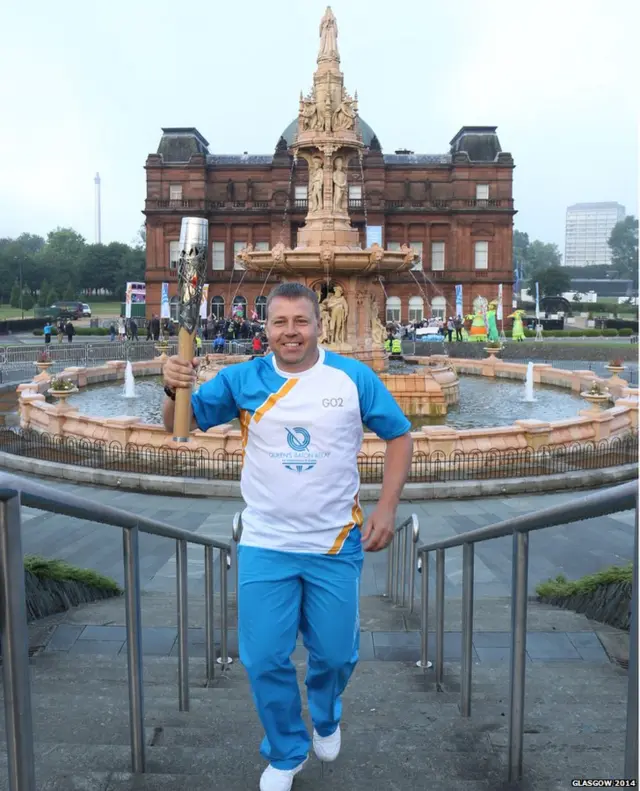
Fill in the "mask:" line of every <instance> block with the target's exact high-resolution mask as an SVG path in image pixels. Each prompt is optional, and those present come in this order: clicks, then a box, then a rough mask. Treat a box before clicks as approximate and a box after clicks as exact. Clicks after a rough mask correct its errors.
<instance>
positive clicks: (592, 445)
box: [0, 427, 638, 483]
mask: <svg viewBox="0 0 640 791" xmlns="http://www.w3.org/2000/svg"><path fill="white" fill-rule="evenodd" d="M0 451H4V452H6V453H12V454H15V455H17V456H24V457H27V458H32V459H41V460H45V461H52V462H57V463H59V464H71V465H76V466H78V467H88V468H91V469H100V470H112V471H114V472H130V473H135V474H142V475H164V476H169V477H183V478H195V479H200V480H212V481H213V480H223V481H238V480H240V473H241V471H242V461H243V454H242V451H240V450H239V451H236V452H234V453H228V452H227V451H224V450H215V451H209V450H207V449H205V448H195V449H193V450H192V449H191V448H188V447H187V448H185V447H183V446H177V447H175V448H174V447H171V446H164V447H156V446H152V445H135V444H127V445H122V444H121V443H119V442H116V441H107V440H93V439H80V438H76V437H64V436H58V435H54V434H46V433H43V432H39V431H36V430H34V429H23V428H19V427H15V428H1V429H0ZM637 461H638V434H637V433H630V434H627V435H625V436H623V437H614V438H613V439H610V440H602V441H600V442H592V441H589V442H583V443H574V444H570V445H563V446H558V447H541V448H538V449H536V450H534V449H533V448H517V449H513V450H488V451H471V452H468V453H466V452H462V451H455V452H453V453H451V454H449V455H447V454H445V453H443V452H442V451H434V452H433V453H423V452H416V453H414V454H413V460H412V463H411V471H410V474H409V483H431V482H433V483H447V482H451V481H475V480H498V479H504V478H524V477H530V476H532V475H552V474H562V473H567V472H571V471H576V470H593V469H601V468H603V467H617V466H619V465H623V464H632V463H636V462H637ZM358 467H359V470H360V478H361V482H362V483H380V482H381V481H382V475H383V472H384V453H382V452H380V453H376V454H374V455H371V456H369V455H367V454H364V453H361V454H359V456H358Z"/></svg>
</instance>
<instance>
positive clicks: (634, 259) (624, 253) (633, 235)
mask: <svg viewBox="0 0 640 791" xmlns="http://www.w3.org/2000/svg"><path fill="white" fill-rule="evenodd" d="M609 247H610V248H611V266H612V269H614V270H615V271H616V273H617V275H618V277H622V278H628V279H629V280H633V285H634V287H635V288H637V287H638V220H637V219H636V218H635V217H634V216H633V215H629V216H628V217H625V218H624V220H621V221H620V222H619V223H616V225H615V226H614V227H613V230H612V231H611V236H610V237H609Z"/></svg>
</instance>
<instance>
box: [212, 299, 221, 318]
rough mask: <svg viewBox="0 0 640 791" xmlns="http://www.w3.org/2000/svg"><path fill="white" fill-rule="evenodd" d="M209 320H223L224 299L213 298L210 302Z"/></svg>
mask: <svg viewBox="0 0 640 791" xmlns="http://www.w3.org/2000/svg"><path fill="white" fill-rule="evenodd" d="M211 318H213V319H223V318H224V297H214V298H213V299H212V300H211Z"/></svg>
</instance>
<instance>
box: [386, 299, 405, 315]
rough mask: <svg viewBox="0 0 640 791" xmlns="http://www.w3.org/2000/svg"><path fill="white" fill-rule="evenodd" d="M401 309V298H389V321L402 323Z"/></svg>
mask: <svg viewBox="0 0 640 791" xmlns="http://www.w3.org/2000/svg"><path fill="white" fill-rule="evenodd" d="M401 307H402V303H401V302H400V297H389V298H388V299H387V321H400V308H401Z"/></svg>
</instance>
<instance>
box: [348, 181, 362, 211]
mask: <svg viewBox="0 0 640 791" xmlns="http://www.w3.org/2000/svg"><path fill="white" fill-rule="evenodd" d="M349 207H350V208H352V209H359V208H361V207H362V185H361V184H349Z"/></svg>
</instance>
